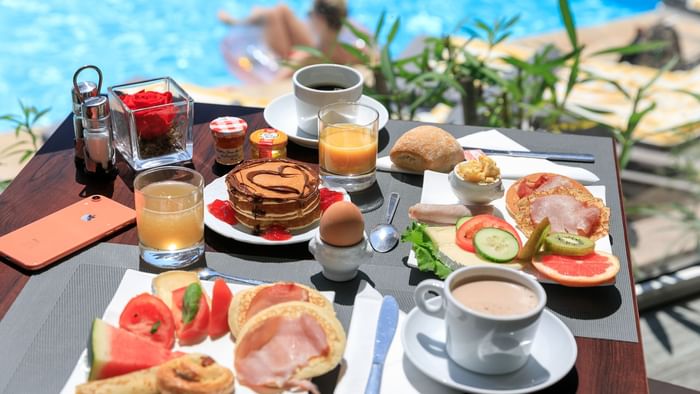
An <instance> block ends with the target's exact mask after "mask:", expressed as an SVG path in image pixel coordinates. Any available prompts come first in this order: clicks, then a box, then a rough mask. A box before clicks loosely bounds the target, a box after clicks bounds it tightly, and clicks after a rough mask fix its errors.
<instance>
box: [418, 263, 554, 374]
mask: <svg viewBox="0 0 700 394" xmlns="http://www.w3.org/2000/svg"><path fill="white" fill-rule="evenodd" d="M481 281H495V282H505V283H507V284H509V285H512V284H515V285H520V286H522V287H524V289H527V290H529V291H530V292H528V291H526V290H524V289H521V288H519V287H517V286H516V287H510V288H509V291H508V292H507V294H508V295H505V294H506V293H504V292H501V291H499V290H494V288H495V286H493V283H492V282H483V283H479V284H478V286H481V287H479V288H472V289H471V290H476V289H479V291H480V293H479V295H478V297H471V298H470V299H469V300H466V302H468V303H469V304H470V305H469V306H467V305H465V303H466V302H465V300H462V301H460V300H458V299H457V298H456V297H455V289H457V288H459V287H460V286H463V285H465V284H474V283H477V282H481ZM487 286H491V288H488V287H487ZM496 286H500V285H498V284H497V285H496ZM485 287H486V288H485ZM511 289H513V290H514V291H511ZM492 290H493V291H494V294H493V295H492V296H493V297H495V298H494V300H496V301H501V300H503V299H504V298H506V301H507V298H508V297H511V296H513V294H517V295H519V294H521V293H522V294H526V295H528V296H529V299H528V300H523V299H520V298H519V297H518V298H517V299H516V300H517V301H518V302H517V303H516V304H513V305H517V306H518V307H517V308H516V307H513V308H512V309H513V310H515V312H513V311H512V310H510V309H511V308H510V307H508V305H512V304H511V303H509V302H502V303H499V302H496V305H490V304H489V305H488V306H487V303H486V302H482V301H485V300H488V299H489V298H488V297H489V296H490V295H489V293H490V291H492ZM515 290H524V291H522V292H516V291H515ZM429 292H434V293H437V294H438V295H439V296H440V297H441V300H440V303H439V304H438V303H437V301H431V300H430V299H429V298H427V294H428V293H429ZM458 293H461V292H459V291H458ZM532 293H534V295H535V296H536V300H535V299H533V298H532V297H531V296H532ZM462 294H464V293H462ZM414 298H415V301H416V305H417V306H418V308H420V310H421V311H423V313H425V314H427V315H430V316H435V317H439V318H441V319H444V321H445V328H446V333H447V337H446V338H447V340H446V342H447V343H446V349H447V355H448V356H449V357H450V358H451V359H452V361H454V362H455V363H456V364H457V365H459V366H461V367H462V368H465V369H468V370H470V371H473V372H477V373H481V374H488V375H496V374H505V373H509V372H513V371H515V370H517V369H519V368H521V367H522V366H524V365H525V363H526V362H527V360H528V358H529V356H530V348H531V346H532V342H533V339H534V337H535V333H536V332H537V326H538V324H539V320H540V316H541V315H542V310H543V309H544V306H545V304H546V302H547V295H546V293H545V291H544V289H543V288H542V285H540V284H539V283H538V282H537V281H536V280H534V279H533V278H532V277H530V276H528V275H526V274H524V273H522V272H520V271H516V270H514V269H511V268H506V267H499V266H474V267H464V268H460V269H458V270H456V271H454V272H452V273H451V274H450V275H449V276H448V277H447V279H446V280H445V281H444V282H443V281H439V280H435V279H428V280H424V281H422V282H421V283H419V284H418V286H417V287H416V290H415V293H414ZM524 301H528V302H524ZM528 303H529V304H530V305H528V306H527V307H526V306H524V305H526V304H528ZM482 304H483V305H482ZM489 308H490V309H489ZM518 309H519V310H518ZM486 310H488V312H485V311H486Z"/></svg>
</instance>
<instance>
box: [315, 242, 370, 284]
mask: <svg viewBox="0 0 700 394" xmlns="http://www.w3.org/2000/svg"><path fill="white" fill-rule="evenodd" d="M309 252H311V254H312V255H314V257H315V258H316V260H317V261H318V262H319V264H321V267H322V268H323V271H321V273H322V274H323V276H324V277H325V278H326V279H328V280H332V281H334V282H345V281H349V280H352V279H354V278H355V277H356V276H357V271H358V269H359V268H360V265H361V264H362V262H363V261H364V260H366V259H369V258H371V257H372V255H373V250H372V246H371V245H370V244H369V241H368V240H367V234H366V233H364V232H363V233H362V241H360V242H358V243H357V244H355V245H352V246H345V247H340V246H333V245H329V244H327V243H325V242H323V240H322V239H321V235H320V234H318V233H317V234H316V236H314V237H313V238H312V239H311V241H310V242H309Z"/></svg>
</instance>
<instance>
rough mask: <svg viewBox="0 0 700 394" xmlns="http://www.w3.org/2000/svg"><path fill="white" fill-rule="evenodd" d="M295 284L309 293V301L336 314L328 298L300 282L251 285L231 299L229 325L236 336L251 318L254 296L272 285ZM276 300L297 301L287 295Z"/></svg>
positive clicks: (236, 336) (235, 336)
mask: <svg viewBox="0 0 700 394" xmlns="http://www.w3.org/2000/svg"><path fill="white" fill-rule="evenodd" d="M291 285H293V286H295V287H297V288H299V289H301V290H302V291H305V292H306V294H307V295H308V301H307V302H309V303H311V304H314V305H317V306H319V307H321V308H324V309H326V310H327V311H329V313H332V314H334V313H335V310H334V309H333V305H332V304H331V303H330V301H328V299H327V298H326V297H325V296H324V295H323V294H321V293H319V292H318V291H316V290H315V289H312V288H310V287H308V286H304V285H302V284H300V283H292V282H277V283H271V284H267V285H260V286H255V287H251V288H250V289H246V290H243V291H241V292H239V293H236V295H235V296H234V297H233V300H231V305H230V306H229V312H228V326H229V328H230V329H231V333H232V334H233V337H234V338H238V335H239V334H240V331H241V328H242V327H243V324H245V322H246V321H247V320H248V319H249V318H250V316H248V309H250V306H251V302H252V301H253V298H255V296H256V295H257V294H258V293H260V292H261V291H263V290H267V289H269V288H270V287H273V286H291ZM275 298H276V300H274V301H275V302H277V301H279V302H286V301H296V300H295V299H285V297H275Z"/></svg>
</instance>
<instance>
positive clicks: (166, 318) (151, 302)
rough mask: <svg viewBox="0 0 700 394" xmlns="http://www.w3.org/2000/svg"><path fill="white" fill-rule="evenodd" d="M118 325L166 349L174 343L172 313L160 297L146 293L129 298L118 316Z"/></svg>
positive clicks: (170, 347)
mask: <svg viewBox="0 0 700 394" xmlns="http://www.w3.org/2000/svg"><path fill="white" fill-rule="evenodd" d="M119 327H121V328H123V329H124V330H127V331H130V332H132V333H134V334H136V335H138V336H140V337H144V338H148V339H150V340H151V341H153V342H155V343H158V344H160V345H162V346H163V347H165V348H166V349H172V347H173V345H174V344H175V322H174V319H173V314H172V313H171V312H170V309H168V306H167V305H165V303H164V302H163V301H162V300H161V299H160V298H158V297H156V296H154V295H151V294H148V293H143V294H140V295H137V296H136V297H134V298H132V299H131V300H129V303H127V304H126V307H124V310H123V311H122V314H121V315H120V316H119Z"/></svg>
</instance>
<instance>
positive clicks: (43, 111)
mask: <svg viewBox="0 0 700 394" xmlns="http://www.w3.org/2000/svg"><path fill="white" fill-rule="evenodd" d="M49 111H51V108H50V107H49V108H46V109H44V110H41V111H39V112H37V113H35V114H34V118H33V119H32V124H34V123H36V121H37V120H39V118H41V117H42V116H44V115H46V114H47V113H48V112H49Z"/></svg>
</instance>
